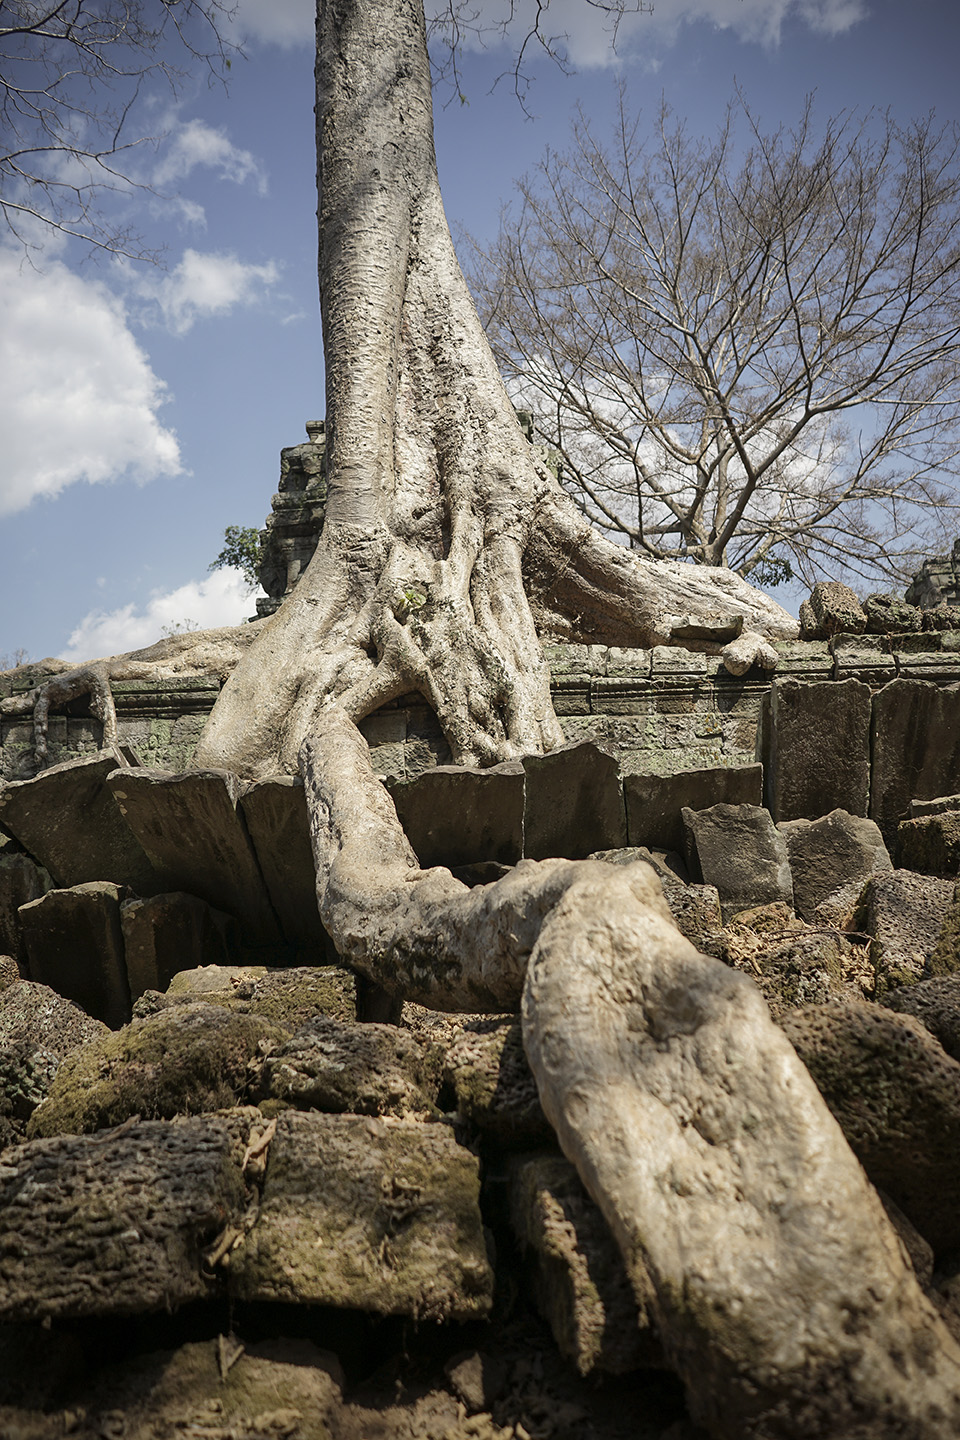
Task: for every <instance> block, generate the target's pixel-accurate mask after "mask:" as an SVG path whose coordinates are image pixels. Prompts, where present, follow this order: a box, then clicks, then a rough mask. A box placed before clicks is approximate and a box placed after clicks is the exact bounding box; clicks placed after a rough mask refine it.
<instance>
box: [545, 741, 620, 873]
mask: <svg viewBox="0 0 960 1440" xmlns="http://www.w3.org/2000/svg"><path fill="white" fill-rule="evenodd" d="M523 770H524V803H523V854H524V858H526V859H530V860H546V859H549V858H550V857H551V856H564V857H565V858H567V859H569V860H583V859H585V858H586V856H587V855H590V854H592V853H593V851H594V850H615V849H618V848H619V847H620V846H622V845H625V844H626V843H627V824H626V813H625V811H624V805H623V784H622V780H621V776H620V761H619V759H618V757H617V755H616V754H615V752H614V751H613V749H612V748H610V747H609V746H607V745H604V744H601V743H598V742H596V741H591V740H586V741H583V742H582V743H581V744H579V745H565V746H563V747H562V748H561V749H559V750H552V751H551V752H550V754H549V755H528V756H525V757H524V760H523Z"/></svg>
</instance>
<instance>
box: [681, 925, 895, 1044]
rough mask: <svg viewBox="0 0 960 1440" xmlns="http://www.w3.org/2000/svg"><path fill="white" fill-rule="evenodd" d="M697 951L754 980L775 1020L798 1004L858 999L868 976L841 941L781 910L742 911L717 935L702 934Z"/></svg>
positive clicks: (855, 950) (854, 950)
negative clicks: (742, 972)
mask: <svg viewBox="0 0 960 1440" xmlns="http://www.w3.org/2000/svg"><path fill="white" fill-rule="evenodd" d="M698 948H699V949H700V950H702V951H703V952H704V954H706V955H713V956H714V957H715V958H716V959H717V960H722V961H723V962H724V964H725V965H730V966H732V968H733V969H735V970H742V971H744V973H745V974H747V975H749V976H750V977H751V979H753V980H754V982H755V983H756V985H757V987H758V988H759V990H760V993H761V995H762V996H763V998H764V1000H765V1001H766V1002H767V1005H768V1007H769V1010H770V1013H771V1015H772V1016H773V1017H774V1019H777V1018H778V1017H779V1016H780V1015H783V1014H785V1013H786V1012H787V1011H788V1010H794V1009H796V1007H797V1006H798V1005H824V1004H826V1003H827V1002H828V1001H830V1000H837V999H849V998H851V997H852V998H855V999H858V1000H859V999H862V997H863V986H864V983H866V984H867V986H868V987H871V986H872V973H871V972H870V969H869V965H868V964H866V963H865V961H864V958H863V951H862V948H860V947H854V946H853V945H851V944H850V942H849V940H847V939H846V937H845V936H843V935H841V934H840V933H839V932H837V931H831V930H829V929H825V928H823V927H820V926H817V927H816V928H812V927H810V926H808V925H806V924H805V923H804V922H803V921H802V920H797V919H796V918H795V917H794V914H793V911H792V910H790V909H789V908H788V907H787V906H786V905H783V904H775V905H761V906H758V907H756V908H755V909H753V910H742V911H741V912H740V913H739V914H738V915H737V916H735V917H734V919H733V920H731V921H730V923H729V924H728V925H726V926H725V927H724V929H723V930H720V931H717V930H714V931H708V932H707V933H705V934H704V935H703V936H702V938H701V940H700V943H699V947H698Z"/></svg>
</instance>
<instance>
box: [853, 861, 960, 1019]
mask: <svg viewBox="0 0 960 1440" xmlns="http://www.w3.org/2000/svg"><path fill="white" fill-rule="evenodd" d="M953 894H954V887H953V883H952V882H951V881H949V880H937V879H934V878H933V877H932V876H930V875H914V874H913V872H912V871H910V870H891V871H889V872H888V873H887V874H881V875H874V876H872V878H871V879H870V880H869V881H868V882H867V885H866V888H865V889H864V892H863V896H862V899H861V902H860V910H859V912H858V916H857V929H858V930H861V931H863V932H864V933H865V934H867V935H870V936H872V937H873V938H872V940H871V944H870V959H871V963H872V965H873V969H874V974H875V977H876V995H877V998H879V997H880V996H881V995H882V994H883V993H884V992H885V991H886V990H889V989H897V988H898V987H899V986H900V985H904V984H910V983H911V982H912V981H915V980H920V979H923V978H925V977H927V976H929V974H930V973H931V971H930V961H931V957H932V955H933V952H934V950H935V949H936V946H937V942H938V941H939V939H940V935H941V931H942V929H943V925H944V921H945V920H946V918H947V912H948V911H949V910H950V908H951V906H952V904H953Z"/></svg>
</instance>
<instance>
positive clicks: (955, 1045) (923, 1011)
mask: <svg viewBox="0 0 960 1440" xmlns="http://www.w3.org/2000/svg"><path fill="white" fill-rule="evenodd" d="M883 1003H884V1005H886V1006H887V1007H888V1008H889V1009H890V1010H899V1011H901V1012H902V1013H903V1014H905V1015H915V1016H916V1018H917V1019H918V1020H919V1021H920V1023H921V1025H923V1026H925V1027H926V1029H927V1030H929V1031H930V1034H931V1035H933V1037H934V1038H935V1039H936V1040H939V1041H940V1044H941V1045H942V1046H943V1048H944V1050H946V1052H947V1054H948V1055H949V1056H951V1057H952V1059H954V1060H960V975H943V976H937V977H936V978H935V979H933V980H921V981H919V982H918V984H916V985H905V986H903V988H902V989H900V990H888V991H887V993H886V994H885V995H884V997H883Z"/></svg>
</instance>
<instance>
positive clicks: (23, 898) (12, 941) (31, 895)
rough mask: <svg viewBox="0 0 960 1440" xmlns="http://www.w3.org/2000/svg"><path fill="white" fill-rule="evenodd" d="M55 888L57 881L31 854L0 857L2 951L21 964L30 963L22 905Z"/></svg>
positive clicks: (0, 933) (0, 936)
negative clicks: (22, 918) (22, 919)
mask: <svg viewBox="0 0 960 1440" xmlns="http://www.w3.org/2000/svg"><path fill="white" fill-rule="evenodd" d="M52 888H53V882H52V881H51V879H50V876H49V875H48V874H47V872H46V870H44V869H42V868H41V867H40V866H39V865H37V864H35V862H34V861H33V860H31V859H30V857H29V855H19V854H17V853H16V852H13V853H9V854H7V853H4V854H0V950H2V951H3V953H4V954H6V955H13V956H14V957H15V958H16V959H17V960H18V961H20V962H21V964H24V965H25V964H26V962H27V951H26V947H25V946H24V943H23V925H22V923H21V920H20V916H19V914H18V911H19V909H20V906H21V905H28V904H29V903H30V901H31V900H39V899H40V896H41V895H45V894H46V893H47V891H48V890H51V889H52Z"/></svg>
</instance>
